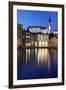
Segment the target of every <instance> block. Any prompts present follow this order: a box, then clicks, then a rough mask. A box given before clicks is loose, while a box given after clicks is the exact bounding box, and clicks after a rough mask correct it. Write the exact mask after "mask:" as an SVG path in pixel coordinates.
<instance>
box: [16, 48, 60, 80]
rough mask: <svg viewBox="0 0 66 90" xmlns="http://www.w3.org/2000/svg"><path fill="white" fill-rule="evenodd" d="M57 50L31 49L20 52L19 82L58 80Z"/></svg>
mask: <svg viewBox="0 0 66 90" xmlns="http://www.w3.org/2000/svg"><path fill="white" fill-rule="evenodd" d="M57 61H58V60H57V49H48V48H29V49H27V48H26V49H21V50H18V80H20V79H38V78H56V77H57V72H58V71H57V70H58V69H57V63H58V62H57Z"/></svg>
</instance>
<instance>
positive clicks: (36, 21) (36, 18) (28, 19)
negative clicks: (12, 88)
mask: <svg viewBox="0 0 66 90" xmlns="http://www.w3.org/2000/svg"><path fill="white" fill-rule="evenodd" d="M49 17H50V18H51V25H52V31H54V30H55V29H58V13H57V12H51V11H34V10H17V23H19V24H22V25H23V28H25V30H26V29H27V27H28V26H43V27H48V20H49Z"/></svg>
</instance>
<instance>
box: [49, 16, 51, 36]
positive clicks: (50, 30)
mask: <svg viewBox="0 0 66 90" xmlns="http://www.w3.org/2000/svg"><path fill="white" fill-rule="evenodd" d="M48 32H49V34H50V33H51V18H50V17H49V20H48Z"/></svg>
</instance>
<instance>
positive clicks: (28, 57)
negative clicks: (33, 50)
mask: <svg viewBox="0 0 66 90" xmlns="http://www.w3.org/2000/svg"><path fill="white" fill-rule="evenodd" d="M28 61H30V49H26V64H27V62H28Z"/></svg>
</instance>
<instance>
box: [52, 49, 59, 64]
mask: <svg viewBox="0 0 66 90" xmlns="http://www.w3.org/2000/svg"><path fill="white" fill-rule="evenodd" d="M51 54H52V56H53V59H54V63H56V62H57V58H58V52H57V49H51Z"/></svg>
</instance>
